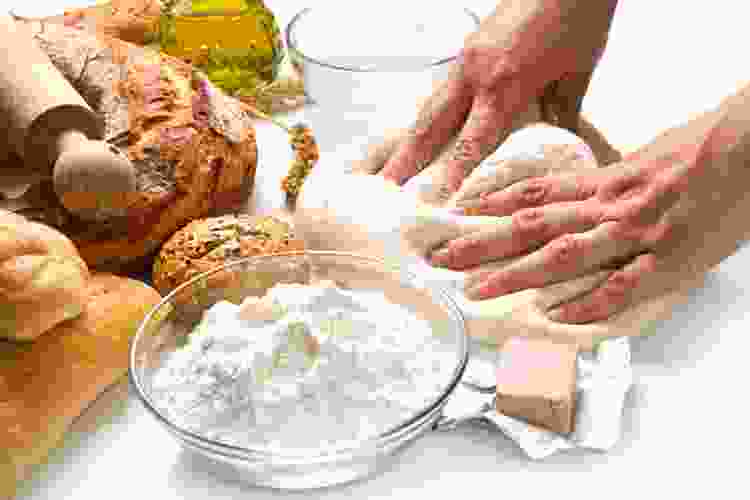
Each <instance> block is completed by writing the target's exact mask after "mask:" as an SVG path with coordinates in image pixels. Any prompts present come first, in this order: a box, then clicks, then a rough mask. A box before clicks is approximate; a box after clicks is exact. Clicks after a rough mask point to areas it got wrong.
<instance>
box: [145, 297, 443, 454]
mask: <svg viewBox="0 0 750 500" xmlns="http://www.w3.org/2000/svg"><path fill="white" fill-rule="evenodd" d="M248 313H249V314H248ZM250 318H252V319H250ZM457 362H458V353H457V348H456V344H455V339H452V338H450V339H441V338H440V337H439V336H437V335H435V334H434V333H433V331H432V329H431V328H430V325H429V323H428V322H427V321H425V320H424V319H422V318H420V317H417V316H416V315H415V314H413V313H412V312H410V311H409V310H408V309H406V308H404V307H402V306H400V305H396V304H394V303H392V302H390V301H388V299H387V298H386V297H385V295H384V294H383V293H382V292H379V291H369V290H368V291H356V292H353V291H348V290H342V289H339V288H337V287H335V286H333V284H332V283H330V282H323V283H321V284H318V285H315V286H303V285H277V286H275V287H274V288H272V289H270V290H269V292H268V294H267V295H266V296H265V297H264V298H262V299H261V300H260V301H256V300H252V299H251V300H249V301H246V303H243V305H242V306H238V305H235V304H232V303H230V302H219V303H217V304H215V305H214V306H213V307H211V308H210V309H209V310H207V311H206V313H205V314H204V317H203V319H202V321H201V323H200V324H199V325H198V326H197V327H196V329H195V330H194V331H193V332H192V333H191V334H190V336H189V342H188V343H187V345H186V346H185V347H183V348H181V349H179V350H177V351H175V352H173V353H170V355H169V356H168V357H167V358H166V359H165V361H164V363H163V364H162V365H161V366H160V367H159V368H158V369H157V370H156V372H155V373H154V376H153V379H152V397H153V398H154V401H155V403H156V405H157V407H159V408H160V409H161V410H162V411H164V412H166V414H167V416H168V417H169V418H170V419H171V420H172V421H173V422H174V423H176V424H177V425H178V426H180V427H182V428H185V429H187V430H190V431H192V432H195V433H198V434H201V435H204V436H206V437H207V438H210V439H214V440H218V441H221V442H224V443H226V444H231V445H235V446H245V447H268V448H270V449H284V450H290V449H305V448H318V447H321V446H326V445H331V444H334V443H336V444H337V445H338V444H341V443H342V442H346V441H353V440H361V439H366V438H372V437H375V436H377V435H380V434H382V433H383V432H385V431H387V430H389V429H390V428H393V427H395V426H397V425H398V424H400V423H403V422H404V421H406V420H407V419H409V418H411V417H413V416H414V415H415V413H416V412H418V411H419V410H422V409H424V408H425V407H426V406H427V405H428V404H430V403H431V402H432V401H434V400H435V399H436V398H437V397H438V396H439V395H440V394H441V393H442V391H444V390H445V389H446V387H447V385H448V384H449V383H450V381H451V379H452V376H453V373H454V371H455V369H456V366H457Z"/></svg>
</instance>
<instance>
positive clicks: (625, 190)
mask: <svg viewBox="0 0 750 500" xmlns="http://www.w3.org/2000/svg"><path fill="white" fill-rule="evenodd" d="M696 148H697V146H696V147H687V148H683V149H682V151H681V152H680V153H675V154H670V155H662V156H660V157H658V158H651V159H647V160H635V161H626V162H623V163H619V164H614V165H612V166H609V167H606V168H602V169H597V170H587V171H579V172H564V173H552V174H548V175H543V176H540V177H535V178H531V179H526V180H521V181H519V182H515V183H511V184H508V185H500V186H496V189H497V190H496V191H494V192H491V193H489V194H485V195H483V196H481V197H479V198H478V199H477V198H475V199H473V200H464V201H463V202H461V201H459V202H458V203H457V204H458V205H459V206H460V205H464V206H465V207H471V208H473V209H474V212H473V213H474V214H477V215H494V216H508V215H510V217H508V218H506V219H499V220H498V222H499V224H498V227H497V228H496V229H493V231H492V233H491V234H485V235H482V234H472V235H471V237H465V238H463V239H456V240H453V241H450V242H448V243H447V244H446V245H444V246H443V247H442V248H441V249H438V250H437V251H434V252H433V253H432V256H431V263H432V264H433V265H435V266H441V267H447V268H450V269H454V270H469V271H471V268H473V267H475V266H477V265H479V264H482V263H486V262H489V261H497V260H501V261H502V262H503V264H502V265H501V266H500V268H499V270H496V271H494V272H489V273H481V272H475V273H474V274H475V276H474V277H473V278H472V280H471V283H473V284H472V285H471V286H470V287H469V288H468V289H467V290H466V295H467V297H468V298H470V299H472V300H482V299H489V298H494V297H498V296H501V295H505V294H510V293H514V292H518V291H521V290H525V289H532V288H542V287H544V286H547V285H550V284H553V283H560V282H564V281H567V280H571V279H575V278H578V277H581V276H584V275H586V274H589V273H593V272H598V271H601V270H610V271H612V272H611V274H609V276H608V278H607V279H606V280H604V282H603V283H602V284H600V285H599V286H598V287H596V288H595V289H593V290H592V291H590V292H588V293H585V294H583V295H582V296H580V297H577V298H575V299H573V300H571V301H569V302H567V303H565V304H562V305H560V306H559V307H556V308H555V309H554V310H552V311H550V312H549V313H548V317H550V319H553V320H555V321H560V322H563V323H587V322H591V321H597V320H602V319H606V318H608V317H610V316H612V315H614V314H615V313H617V312H619V311H621V310H623V309H625V308H626V307H628V306H629V305H632V304H633V303H636V302H639V301H643V300H645V299H646V298H652V297H654V296H656V295H660V294H664V293H667V292H668V291H670V290H674V289H676V288H679V287H681V286H682V285H683V284H684V283H686V282H688V281H691V280H695V279H696V277H697V276H699V275H701V274H702V273H703V272H705V271H706V270H708V268H710V267H711V266H713V265H714V264H716V263H718V261H720V260H721V258H723V257H724V256H725V255H724V249H725V248H726V247H727V245H726V242H724V243H722V244H717V245H713V241H712V240H717V241H719V240H721V241H723V240H726V239H727V237H726V236H723V235H722V233H721V231H720V227H719V224H718V223H717V221H718V220H720V219H721V218H722V216H725V215H726V214H727V213H728V212H729V211H730V210H732V205H733V204H734V203H736V200H735V193H739V192H740V190H738V188H732V187H731V184H732V180H730V179H732V177H731V176H729V175H727V171H726V168H723V167H722V166H721V164H720V163H721V162H718V161H700V162H698V161H696V157H697V149H696ZM734 182H735V183H736V182H737V179H735V180H734ZM733 191H734V192H733ZM717 193H722V196H717V195H716V194H717ZM724 194H726V196H725V195H724ZM503 222H504V223H503ZM727 232H729V231H728V230H727V231H725V233H727Z"/></svg>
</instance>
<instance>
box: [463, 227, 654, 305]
mask: <svg viewBox="0 0 750 500" xmlns="http://www.w3.org/2000/svg"><path fill="white" fill-rule="evenodd" d="M616 231H617V223H616V222H607V223H604V224H602V225H599V226H597V227H596V228H595V229H593V230H591V231H587V232H585V233H581V234H566V235H563V236H561V237H559V238H557V239H555V240H553V241H551V242H550V243H548V244H546V245H545V246H543V247H542V248H540V249H539V250H536V251H535V252H533V253H531V254H529V255H527V256H525V257H523V258H522V259H520V260H519V261H518V262H516V263H515V264H514V265H512V266H509V267H507V268H506V269H504V270H502V271H499V272H496V273H493V274H492V275H491V276H488V277H487V279H486V280H485V281H484V282H483V283H480V284H478V285H476V286H474V287H473V288H471V289H469V290H466V296H467V297H468V298H470V299H472V300H483V299H488V298H493V297H498V296H500V295H505V294H508V293H513V292H517V291H520V290H525V289H528V288H540V287H542V286H545V285H549V284H552V283H558V282H561V281H565V280H569V279H574V278H577V277H579V276H582V275H584V274H586V273H588V272H591V271H593V270H596V269H601V268H602V267H604V266H606V265H607V264H609V263H610V262H611V261H612V260H614V259H617V258H622V257H623V256H628V255H635V254H637V253H639V252H640V251H641V250H642V249H641V248H640V243H639V242H638V241H637V240H634V239H617V238H615V237H614V235H615V234H617V233H616Z"/></svg>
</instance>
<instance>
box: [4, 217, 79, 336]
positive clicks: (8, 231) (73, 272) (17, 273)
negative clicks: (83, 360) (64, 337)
mask: <svg viewBox="0 0 750 500" xmlns="http://www.w3.org/2000/svg"><path fill="white" fill-rule="evenodd" d="M88 279H89V270H88V267H87V266H86V263H85V262H84V261H83V260H82V259H81V257H80V256H79V254H78V251H77V250H76V248H75V246H74V245H73V242H72V241H70V239H68V238H67V237H66V236H65V235H63V234H62V233H60V232H58V231H56V230H54V229H52V228H50V227H48V226H45V225H43V224H38V223H35V222H31V221H29V220H27V219H25V218H24V217H22V216H20V215H17V214H13V213H11V212H7V211H5V210H0V339H3V338H5V339H11V340H17V341H18V340H23V341H29V340H34V339H36V338H37V337H39V336H40V335H42V334H43V333H44V332H46V331H47V330H49V329H50V328H52V327H53V326H55V325H57V324H58V323H61V322H63V321H66V320H69V319H72V318H75V317H76V316H78V315H79V314H81V311H82V310H83V308H84V305H85V304H86V302H87V300H88V294H87V291H86V281H87V280H88Z"/></svg>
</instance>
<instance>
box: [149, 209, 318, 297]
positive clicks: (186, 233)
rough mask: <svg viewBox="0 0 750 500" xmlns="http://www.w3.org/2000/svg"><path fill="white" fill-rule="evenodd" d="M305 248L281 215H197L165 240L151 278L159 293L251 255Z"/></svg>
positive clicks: (167, 291)
mask: <svg viewBox="0 0 750 500" xmlns="http://www.w3.org/2000/svg"><path fill="white" fill-rule="evenodd" d="M303 249H304V243H303V241H302V240H301V239H299V238H297V236H296V234H295V233H294V231H293V229H292V226H291V224H290V223H289V222H288V221H285V220H283V219H282V218H281V217H280V216H271V215H247V214H238V215H224V216H220V217H210V218H206V219H199V220H196V221H193V222H191V223H189V224H188V225H187V226H185V227H183V228H182V229H180V230H179V231H177V232H176V233H175V234H174V235H172V237H171V238H170V239H169V240H168V241H167V242H166V243H164V245H163V246H162V248H161V251H160V252H159V255H158V256H157V257H156V260H155V261H154V268H153V273H152V280H153V284H154V287H155V288H156V289H157V290H158V291H159V293H161V294H162V295H166V294H167V293H169V292H170V291H172V290H173V289H174V288H176V287H177V286H179V285H180V284H182V283H185V282H186V281H189V280H190V279H192V278H193V277H195V276H197V275H199V274H201V273H204V272H207V271H210V270H212V269H215V268H216V267H219V266H222V265H224V264H227V263H229V262H232V261H236V260H239V259H242V258H245V257H251V256H254V255H268V254H274V253H283V252H292V251H298V250H303Z"/></svg>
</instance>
